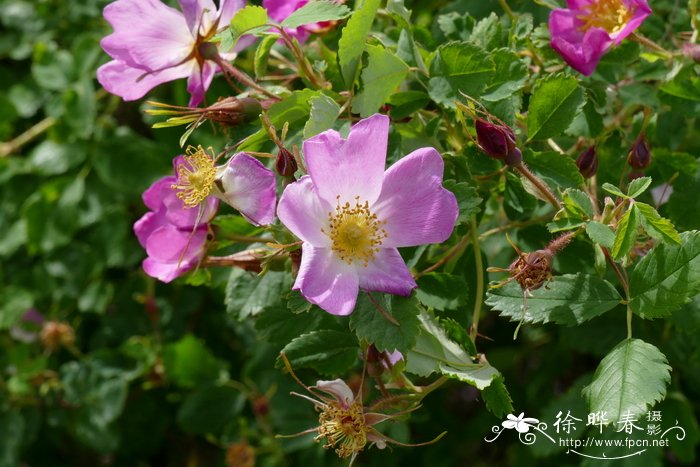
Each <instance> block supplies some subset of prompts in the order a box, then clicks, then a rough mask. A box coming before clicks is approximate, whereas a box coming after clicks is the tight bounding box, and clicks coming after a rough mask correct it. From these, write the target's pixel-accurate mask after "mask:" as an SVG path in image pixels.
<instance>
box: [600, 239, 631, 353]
mask: <svg viewBox="0 0 700 467" xmlns="http://www.w3.org/2000/svg"><path fill="white" fill-rule="evenodd" d="M602 250H603V254H604V255H605V259H607V260H608V263H609V264H610V266H611V267H612V268H613V271H614V272H615V275H616V276H617V280H618V281H620V284H622V289H623V290H624V291H625V304H626V305H627V338H628V339H631V338H632V308H631V307H630V306H629V302H630V286H629V281H628V280H627V276H626V274H625V272H624V270H622V269H620V267H619V266H618V265H617V263H616V262H615V260H613V258H612V256H610V252H609V251H608V249H607V248H605V247H602Z"/></svg>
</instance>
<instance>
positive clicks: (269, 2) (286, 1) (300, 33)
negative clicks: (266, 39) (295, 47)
mask: <svg viewBox="0 0 700 467" xmlns="http://www.w3.org/2000/svg"><path fill="white" fill-rule="evenodd" d="M307 3H309V0H263V2H262V4H263V7H264V8H265V9H266V10H267V14H268V15H269V16H270V18H272V19H274V20H275V21H279V22H282V21H284V20H285V19H286V18H287V17H288V16H289V15H291V14H292V13H294V12H295V11H297V10H298V9H299V8H301V7H303V6H304V5H306V4H307ZM329 24H331V23H330V22H328V21H324V22H321V23H312V24H304V25H303V26H299V27H298V28H293V29H290V28H287V29H285V31H286V32H287V34H289V35H290V36H292V37H296V38H297V40H298V41H299V42H304V41H305V40H306V39H308V37H309V36H310V35H311V34H313V33H316V32H320V31H323V30H324V29H326V28H327V27H328V25H329Z"/></svg>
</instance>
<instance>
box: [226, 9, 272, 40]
mask: <svg viewBox="0 0 700 467" xmlns="http://www.w3.org/2000/svg"><path fill="white" fill-rule="evenodd" d="M267 23H269V19H268V17H267V10H266V9H265V8H263V7H261V6H255V5H248V6H245V7H243V8H241V9H240V10H238V11H237V12H236V14H235V15H233V18H231V29H230V31H231V35H232V36H233V39H234V44H235V41H237V40H238V38H239V37H241V36H242V35H243V34H245V33H247V32H251V31H252V30H253V29H256V28H259V27H261V26H264V25H266V24H267Z"/></svg>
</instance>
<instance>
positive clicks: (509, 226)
mask: <svg viewBox="0 0 700 467" xmlns="http://www.w3.org/2000/svg"><path fill="white" fill-rule="evenodd" d="M551 219H552V216H551V214H548V215H544V216H540V217H535V218H533V219H529V220H526V221H514V222H511V223H509V224H506V225H502V226H500V227H494V228H493V229H490V230H487V231H486V232H483V233H482V234H481V235H479V238H480V239H484V238H486V237H490V236H491V235H494V234H497V233H501V232H504V231H506V230H511V229H519V228H521V227H527V226H530V225H536V224H539V223H540V222H545V221H548V220H551Z"/></svg>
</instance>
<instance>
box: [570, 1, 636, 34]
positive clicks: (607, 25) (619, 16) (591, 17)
mask: <svg viewBox="0 0 700 467" xmlns="http://www.w3.org/2000/svg"><path fill="white" fill-rule="evenodd" d="M585 8H586V14H585V15H581V16H579V19H580V20H581V21H583V25H582V26H581V29H582V30H584V31H585V30H587V29H589V28H592V27H598V28H603V29H605V30H606V31H608V32H609V33H615V32H618V31H620V30H622V28H624V27H625V24H627V22H628V21H629V20H630V19H631V18H632V11H631V10H629V9H628V8H627V7H626V6H625V4H624V2H623V1H622V0H595V1H593V2H591V3H590V4H589V5H588V6H586V7H585Z"/></svg>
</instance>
